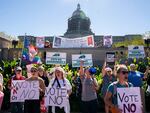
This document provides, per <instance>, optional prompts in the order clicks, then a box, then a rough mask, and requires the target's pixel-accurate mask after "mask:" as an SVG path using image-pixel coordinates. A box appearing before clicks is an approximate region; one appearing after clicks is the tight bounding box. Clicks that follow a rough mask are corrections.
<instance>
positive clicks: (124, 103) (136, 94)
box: [117, 87, 143, 113]
mask: <svg viewBox="0 0 150 113" xmlns="http://www.w3.org/2000/svg"><path fill="white" fill-rule="evenodd" d="M117 100H118V107H119V108H120V109H121V110H122V113H143V112H142V107H143V106H142V102H141V93H140V88H139V87H131V88H117Z"/></svg>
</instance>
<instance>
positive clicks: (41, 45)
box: [36, 37, 45, 48]
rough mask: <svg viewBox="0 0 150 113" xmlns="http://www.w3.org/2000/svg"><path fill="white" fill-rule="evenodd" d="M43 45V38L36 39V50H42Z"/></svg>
mask: <svg viewBox="0 0 150 113" xmlns="http://www.w3.org/2000/svg"><path fill="white" fill-rule="evenodd" d="M44 44H45V37H36V47H37V48H44Z"/></svg>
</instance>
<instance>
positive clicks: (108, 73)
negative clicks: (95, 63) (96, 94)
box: [101, 65, 116, 113]
mask: <svg viewBox="0 0 150 113" xmlns="http://www.w3.org/2000/svg"><path fill="white" fill-rule="evenodd" d="M102 76H103V81H102V88H101V93H102V97H103V98H104V97H105V95H106V92H107V88H108V86H109V85H110V84H111V83H113V82H114V81H116V77H115V75H114V74H113V71H112V69H111V68H110V67H106V66H105V65H104V66H103V69H102ZM105 113H109V107H108V106H107V105H105Z"/></svg>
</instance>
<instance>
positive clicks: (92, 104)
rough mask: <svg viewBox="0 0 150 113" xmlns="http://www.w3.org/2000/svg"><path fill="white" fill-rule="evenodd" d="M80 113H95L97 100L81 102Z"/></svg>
mask: <svg viewBox="0 0 150 113" xmlns="http://www.w3.org/2000/svg"><path fill="white" fill-rule="evenodd" d="M82 107H83V109H82V111H83V112H82V113H97V107H98V100H97V99H95V100H91V101H82Z"/></svg>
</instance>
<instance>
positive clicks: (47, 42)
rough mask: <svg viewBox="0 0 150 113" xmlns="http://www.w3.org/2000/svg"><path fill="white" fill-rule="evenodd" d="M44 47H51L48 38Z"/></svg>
mask: <svg viewBox="0 0 150 113" xmlns="http://www.w3.org/2000/svg"><path fill="white" fill-rule="evenodd" d="M44 48H50V42H49V41H48V40H46V41H45V45H44Z"/></svg>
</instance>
